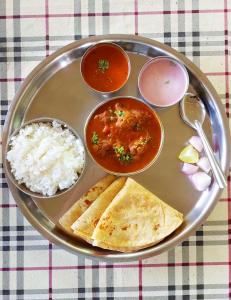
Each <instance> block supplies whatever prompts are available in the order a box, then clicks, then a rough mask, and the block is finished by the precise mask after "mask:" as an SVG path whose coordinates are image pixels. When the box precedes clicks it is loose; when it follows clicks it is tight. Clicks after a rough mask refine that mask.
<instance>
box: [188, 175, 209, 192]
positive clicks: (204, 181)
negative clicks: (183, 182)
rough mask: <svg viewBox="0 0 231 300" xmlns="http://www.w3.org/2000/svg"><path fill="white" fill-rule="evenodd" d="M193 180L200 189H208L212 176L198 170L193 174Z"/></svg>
mask: <svg viewBox="0 0 231 300" xmlns="http://www.w3.org/2000/svg"><path fill="white" fill-rule="evenodd" d="M191 180H192V182H193V184H194V186H195V188H196V189H197V190H198V191H201V192H202V191H204V190H206V189H207V188H208V187H209V185H210V183H211V177H210V176H209V175H208V174H206V173H205V172H197V173H195V174H193V175H192V176H191Z"/></svg>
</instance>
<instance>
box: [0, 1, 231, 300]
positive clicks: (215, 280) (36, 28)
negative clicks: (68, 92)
mask: <svg viewBox="0 0 231 300" xmlns="http://www.w3.org/2000/svg"><path fill="white" fill-rule="evenodd" d="M109 33H127V34H139V35H142V36H145V37H149V38H152V39H155V40H158V41H160V42H164V43H166V44H167V45H170V46H171V47H173V48H175V49H177V50H178V51H180V52H181V53H184V54H185V55H186V56H187V57H188V58H189V59H190V60H192V61H193V62H194V63H195V64H196V65H197V66H199V67H200V68H201V69H202V71H203V72H204V73H205V74H206V75H207V76H208V78H209V79H210V81H211V82H212V84H213V85H214V87H215V88H216V90H217V92H218V94H219V96H220V98H221V101H222V103H223V105H224V109H225V111H226V114H227V117H228V118H229V117H230V89H231V82H230V78H231V77H230V75H231V52H230V51H231V49H230V40H229V38H230V34H231V1H230V0H224V1H223V0H187V1H183V0H178V1H177V0H163V1H160V0H157V1H147V0H146V1H145V0H125V1H122V0H121V1H118V0H97V1H94V0H88V1H87V0H83V1H79V0H65V1H64V0H30V1H28V0H21V1H20V0H0V100H1V103H0V104H1V127H2V126H3V124H4V120H5V117H6V114H7V110H8V107H9V105H10V102H11V100H12V99H13V97H14V95H15V92H16V91H17V90H18V88H19V86H20V84H21V83H22V80H23V79H24V78H25V77H26V76H27V75H28V74H29V72H30V71H31V70H32V69H33V68H34V67H35V66H36V65H37V64H38V63H39V62H40V61H42V60H43V59H44V58H45V57H46V56H47V55H49V54H50V53H52V52H53V51H55V50H56V49H58V48H60V47H62V46H64V45H67V44H68V43H71V42H72V41H74V40H76V39H80V38H83V37H87V36H90V35H100V34H109ZM0 180H1V182H0V184H1V186H0V190H1V194H0V195H1V196H0V199H1V203H0V210H1V213H0V226H1V250H0V262H1V266H0V267H1V273H0V274H1V275H0V283H1V293H0V299H10V300H13V299H30V300H35V299H38V300H42V299H114V298H117V299H229V296H230V297H231V227H230V224H231V192H230V177H229V178H228V188H227V190H225V191H224V192H223V194H222V197H221V199H220V200H219V202H218V204H217V206H216V208H215V209H214V211H213V212H212V214H211V215H210V217H209V218H208V220H207V221H206V222H205V223H204V225H203V226H202V227H201V228H200V229H199V230H198V231H197V232H196V233H195V234H194V235H193V236H191V237H190V238H189V239H188V240H186V241H184V242H183V243H182V244H181V245H179V246H178V247H176V248H175V249H173V250H171V251H169V252H166V253H163V254H161V255H159V256H156V257H153V258H149V259H145V260H142V261H141V260H140V261H134V262H129V263H114V264H112V263H110V264H109V263H105V262H95V261H92V260H90V259H85V258H84V257H81V256H77V255H73V254H70V253H68V252H66V251H64V250H62V249H60V248H59V247H57V246H55V245H53V244H51V243H49V242H48V241H47V240H46V239H44V238H43V237H42V236H41V235H40V234H39V233H38V232H37V231H36V230H35V229H33V227H32V226H31V225H30V224H29V223H28V222H27V221H26V219H25V218H24V217H23V216H22V214H21V213H20V211H19V209H18V208H17V206H16V204H15V202H14V199H13V198H12V196H11V194H10V192H9V190H8V188H7V183H6V179H5V176H4V172H3V170H1V179H0Z"/></svg>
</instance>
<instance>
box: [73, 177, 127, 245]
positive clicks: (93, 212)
mask: <svg viewBox="0 0 231 300" xmlns="http://www.w3.org/2000/svg"><path fill="white" fill-rule="evenodd" d="M125 181H126V177H120V178H118V179H116V180H115V181H113V182H112V184H110V185H109V186H108V187H107V188H106V189H105V191H104V192H103V193H101V194H100V195H99V196H98V198H97V199H96V200H95V201H94V202H93V203H92V205H91V206H90V207H89V208H88V209H87V210H86V211H85V212H84V213H83V214H82V215H81V216H80V217H79V218H78V219H77V221H75V223H74V224H73V225H72V226H71V228H72V230H73V231H74V234H75V235H77V236H78V237H81V238H82V239H84V240H85V241H87V242H89V243H92V238H91V237H92V233H93V231H94V229H95V227H96V226H97V223H98V222H99V220H100V218H101V215H102V214H103V212H104V211H105V209H106V208H107V206H108V205H109V204H110V203H111V201H112V200H113V198H114V197H115V196H116V195H117V194H118V192H119V191H120V190H121V188H122V187H123V186H124V183H125Z"/></svg>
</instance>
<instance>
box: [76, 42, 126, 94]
mask: <svg viewBox="0 0 231 300" xmlns="http://www.w3.org/2000/svg"><path fill="white" fill-rule="evenodd" d="M81 72H82V75H83V78H84V80H85V81H86V82H87V83H88V84H89V85H90V86H91V87H92V88H93V89H95V90H97V91H100V92H112V91H115V90H118V89H119V88H121V87H122V86H123V85H124V84H125V82H126V80H127V78H128V75H129V74H128V73H129V59H128V57H127V55H126V54H125V53H124V51H123V50H122V49H121V48H120V47H118V46H117V45H115V44H110V43H102V44H97V45H96V46H93V47H92V48H90V49H89V50H88V51H87V52H86V54H85V55H84V57H83V60H82V63H81Z"/></svg>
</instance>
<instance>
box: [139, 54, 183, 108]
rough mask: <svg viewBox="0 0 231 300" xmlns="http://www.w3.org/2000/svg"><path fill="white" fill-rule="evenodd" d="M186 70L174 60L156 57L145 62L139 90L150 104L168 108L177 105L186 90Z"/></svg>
mask: <svg viewBox="0 0 231 300" xmlns="http://www.w3.org/2000/svg"><path fill="white" fill-rule="evenodd" d="M188 84H189V79H188V73H187V71H186V69H185V68H184V67H183V66H182V65H181V64H180V63H178V62H177V61H175V60H174V59H171V58H168V57H157V58H154V59H152V60H151V61H149V62H147V63H146V64H145V65H144V66H143V68H142V70H141V72H140V76H139V82H138V86H139V90H140V93H141V95H142V96H143V98H144V99H145V100H147V101H148V102H149V103H150V104H153V105H156V106H162V107H164V106H169V105H173V104H175V103H177V102H178V101H180V99H181V98H182V97H183V96H184V94H185V93H186V91H187V89H188Z"/></svg>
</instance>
